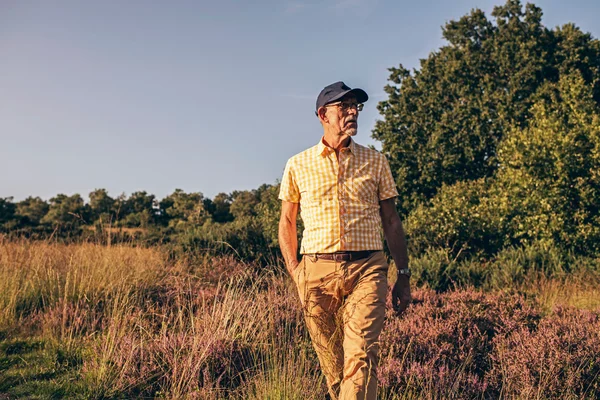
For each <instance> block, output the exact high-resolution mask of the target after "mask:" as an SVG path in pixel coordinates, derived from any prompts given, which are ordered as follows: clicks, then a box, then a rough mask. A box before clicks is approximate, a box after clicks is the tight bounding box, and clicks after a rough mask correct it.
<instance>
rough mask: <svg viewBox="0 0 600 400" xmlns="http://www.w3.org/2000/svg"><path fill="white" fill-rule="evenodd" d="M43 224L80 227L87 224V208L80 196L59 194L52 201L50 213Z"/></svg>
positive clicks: (43, 219) (43, 220) (44, 218)
mask: <svg viewBox="0 0 600 400" xmlns="http://www.w3.org/2000/svg"><path fill="white" fill-rule="evenodd" d="M41 222H42V223H45V224H51V225H62V226H68V227H72V226H79V225H82V224H84V223H85V207H84V202H83V199H82V198H81V196H80V195H79V194H74V195H72V196H67V195H65V194H58V195H56V196H55V197H53V198H51V199H50V208H49V210H48V213H47V214H46V215H45V216H44V217H43V218H42V220H41Z"/></svg>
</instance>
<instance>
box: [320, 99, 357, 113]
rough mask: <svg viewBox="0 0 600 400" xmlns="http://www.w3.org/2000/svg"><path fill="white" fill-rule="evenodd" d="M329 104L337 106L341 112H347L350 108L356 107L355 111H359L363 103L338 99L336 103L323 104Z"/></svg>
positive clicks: (327, 105)
mask: <svg viewBox="0 0 600 400" xmlns="http://www.w3.org/2000/svg"><path fill="white" fill-rule="evenodd" d="M329 106H339V107H340V110H342V111H343V112H347V111H349V110H350V109H351V108H356V111H358V112H361V111H362V110H363V107H364V106H365V105H364V104H363V103H358V104H357V103H343V102H341V101H338V102H337V103H329V104H326V105H325V107H329Z"/></svg>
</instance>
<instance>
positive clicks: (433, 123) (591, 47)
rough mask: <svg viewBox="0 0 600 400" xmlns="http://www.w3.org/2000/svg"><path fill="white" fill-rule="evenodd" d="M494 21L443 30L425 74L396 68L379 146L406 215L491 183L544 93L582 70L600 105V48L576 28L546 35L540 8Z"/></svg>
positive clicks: (498, 12)
mask: <svg viewBox="0 0 600 400" xmlns="http://www.w3.org/2000/svg"><path fill="white" fill-rule="evenodd" d="M492 16H493V17H494V18H495V24H494V22H493V21H490V20H488V18H487V17H486V16H485V14H484V13H483V12H482V11H481V10H473V11H472V12H471V13H470V14H469V15H466V16H464V17H462V18H461V19H459V20H458V21H451V22H449V23H447V24H446V26H445V27H444V28H443V31H442V34H443V37H444V38H445V39H446V40H447V41H448V44H447V45H446V46H443V47H442V48H441V49H440V50H438V51H436V52H433V53H431V54H430V56H429V57H428V58H427V59H424V60H421V66H420V69H418V70H415V71H413V72H412V73H411V71H409V70H407V69H406V68H404V67H403V66H402V65H400V66H399V67H397V68H391V69H390V72H391V73H390V78H389V81H390V84H389V85H387V86H386V87H385V91H386V93H387V94H388V99H387V100H385V101H383V102H381V103H379V105H378V109H379V111H380V113H381V115H382V116H383V118H384V119H383V120H381V121H378V122H377V123H376V126H375V129H374V131H373V137H374V138H375V139H377V140H379V141H381V143H382V151H383V153H384V154H385V155H386V156H387V157H388V159H389V161H390V165H391V168H392V172H393V174H394V176H395V179H396V183H397V186H398V188H399V194H400V197H399V198H400V204H399V207H400V210H401V212H402V213H404V214H407V213H408V212H409V211H410V210H412V209H414V208H415V207H416V206H417V205H418V204H422V203H424V202H427V201H429V200H430V199H431V198H433V197H434V196H435V194H436V193H437V192H438V190H439V189H440V188H441V187H442V186H443V185H453V184H454V183H456V182H458V181H462V180H465V181H470V180H477V179H480V178H486V177H491V176H493V175H494V173H495V172H496V170H497V169H498V167H499V161H498V157H497V148H498V145H499V143H500V142H501V141H502V138H503V137H504V136H505V135H506V133H507V132H508V131H510V130H511V129H513V127H520V128H525V127H527V126H528V124H529V121H530V120H531V117H532V114H531V106H532V104H533V103H534V102H535V101H537V97H536V96H537V95H538V94H542V93H540V92H538V89H539V88H540V87H542V86H543V85H544V84H546V83H547V82H557V81H558V79H559V77H560V76H561V75H563V74H565V73H570V72H571V71H579V72H580V74H581V76H582V77H583V79H584V81H585V83H586V84H588V85H590V86H591V88H592V89H591V90H592V98H593V99H594V101H596V102H599V101H600V79H599V78H600V42H599V41H598V40H596V39H593V38H592V37H591V36H590V35H589V34H585V33H582V32H581V31H580V30H579V29H578V28H576V27H575V26H574V25H572V24H568V25H565V26H564V27H562V28H558V29H554V30H549V29H547V28H546V27H544V26H543V25H542V22H541V19H542V11H541V9H540V8H538V7H536V6H534V5H532V4H527V6H526V7H525V9H523V7H522V6H521V3H520V1H517V0H509V1H508V2H507V3H506V4H505V5H503V6H499V7H495V8H494V11H493V12H492Z"/></svg>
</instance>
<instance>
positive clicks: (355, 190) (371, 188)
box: [350, 177, 377, 204]
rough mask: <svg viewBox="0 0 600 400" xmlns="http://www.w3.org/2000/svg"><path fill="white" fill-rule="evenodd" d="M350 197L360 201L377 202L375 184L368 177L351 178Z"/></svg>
mask: <svg viewBox="0 0 600 400" xmlns="http://www.w3.org/2000/svg"><path fill="white" fill-rule="evenodd" d="M350 192H351V196H352V199H353V200H355V201H358V202H360V203H369V204H373V203H377V184H376V183H375V181H374V180H373V179H372V178H370V177H360V178H356V179H353V180H352V183H351V185H350Z"/></svg>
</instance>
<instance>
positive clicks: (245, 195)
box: [229, 190, 260, 219]
mask: <svg viewBox="0 0 600 400" xmlns="http://www.w3.org/2000/svg"><path fill="white" fill-rule="evenodd" d="M231 197H232V198H233V201H232V202H231V207H230V209H229V210H230V212H231V215H233V217H234V218H236V219H237V218H243V217H254V216H256V210H255V208H256V206H257V205H258V203H259V201H260V197H258V196H257V191H256V190H252V191H250V190H242V191H235V192H233V193H232V195H231Z"/></svg>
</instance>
